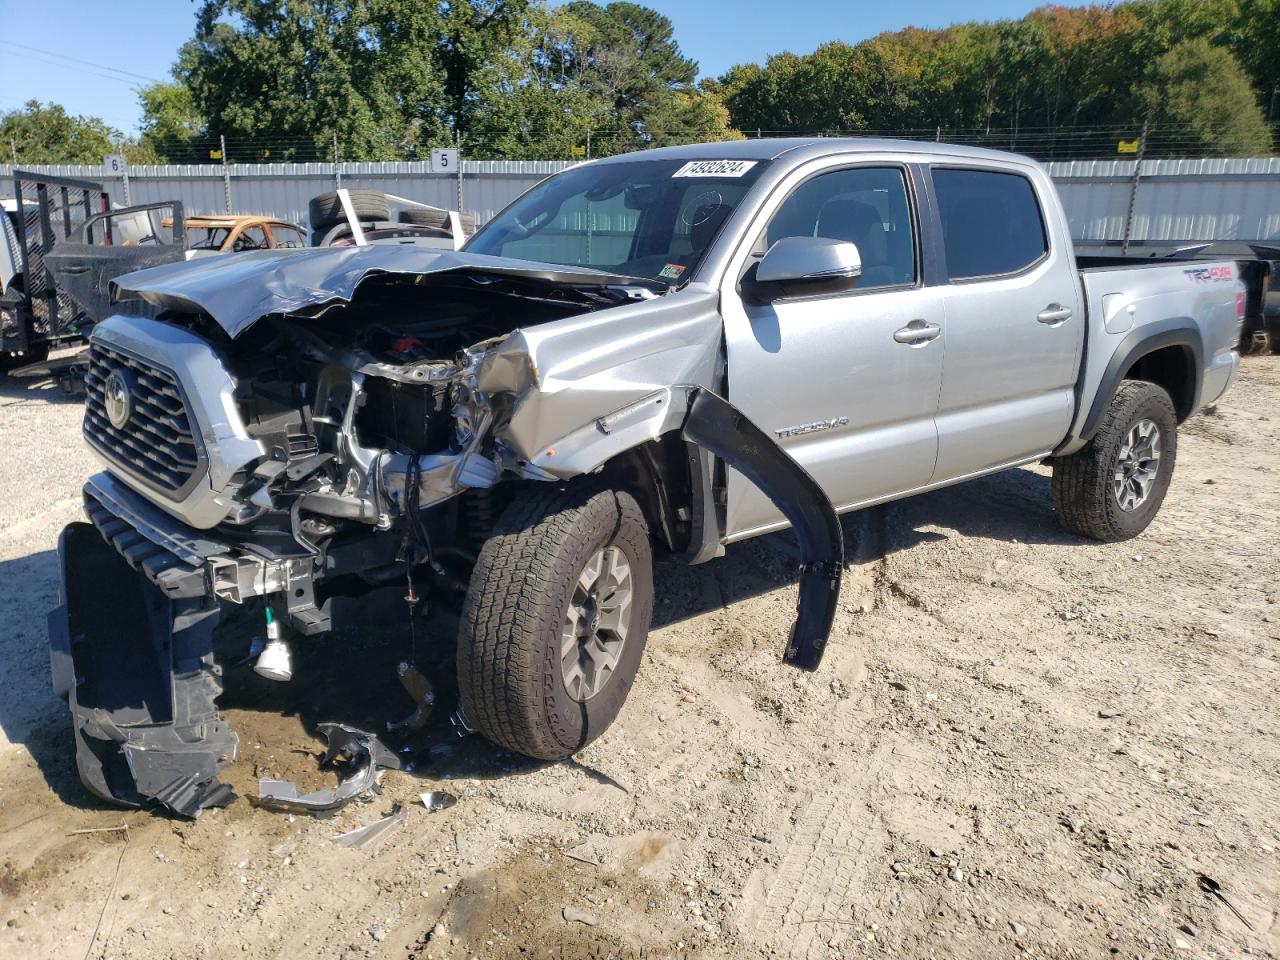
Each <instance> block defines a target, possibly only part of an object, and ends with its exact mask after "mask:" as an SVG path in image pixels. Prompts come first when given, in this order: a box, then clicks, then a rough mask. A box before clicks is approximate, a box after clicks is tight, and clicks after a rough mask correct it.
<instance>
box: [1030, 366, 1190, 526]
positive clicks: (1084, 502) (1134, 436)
mask: <svg viewBox="0 0 1280 960" xmlns="http://www.w3.org/2000/svg"><path fill="white" fill-rule="evenodd" d="M1177 453H1178V418H1177V415H1176V414H1175V413H1174V409H1173V401H1171V400H1170V399H1169V394H1168V393H1166V392H1165V391H1164V390H1163V389H1162V388H1160V387H1158V386H1156V385H1155V384H1154V383H1147V382H1146V381H1142V380H1126V381H1125V382H1124V383H1122V384H1121V385H1120V389H1119V390H1117V391H1116V395H1115V397H1114V398H1113V399H1112V401H1111V405H1110V406H1109V407H1108V408H1107V412H1106V413H1105V414H1103V417H1102V421H1101V423H1099V424H1098V431H1097V433H1095V434H1094V436H1093V439H1091V440H1090V441H1089V442H1088V443H1087V444H1085V446H1084V447H1082V448H1081V449H1080V450H1078V451H1077V452H1075V453H1073V454H1071V455H1070V456H1067V457H1056V458H1055V459H1054V461H1053V506H1054V508H1055V509H1056V510H1057V511H1058V518H1059V520H1061V522H1062V525H1063V526H1064V527H1066V528H1067V529H1068V530H1070V531H1071V532H1072V533H1077V534H1079V535H1081V536H1084V537H1092V538H1093V539H1094V540H1102V541H1105V542H1109V543H1110V542H1116V541H1119V540H1128V539H1130V538H1131V537H1136V536H1137V535H1138V534H1140V533H1141V532H1142V531H1143V530H1145V529H1146V528H1147V525H1148V524H1150V523H1151V521H1152V519H1154V518H1155V515H1156V513H1157V512H1158V511H1159V509H1160V504H1162V503H1163V502H1164V496H1165V492H1166V491H1167V490H1168V489H1169V481H1170V480H1171V479H1172V478H1173V466H1174V461H1175V459H1176V457H1177Z"/></svg>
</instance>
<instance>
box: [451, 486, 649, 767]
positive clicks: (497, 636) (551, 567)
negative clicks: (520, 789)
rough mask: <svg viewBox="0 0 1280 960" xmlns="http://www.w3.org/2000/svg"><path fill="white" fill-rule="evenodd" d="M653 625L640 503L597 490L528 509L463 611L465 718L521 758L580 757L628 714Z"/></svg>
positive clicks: (518, 507) (496, 539)
mask: <svg viewBox="0 0 1280 960" xmlns="http://www.w3.org/2000/svg"><path fill="white" fill-rule="evenodd" d="M652 615H653V555H652V550H651V548H650V543H649V529H648V526H647V524H646V523H645V519H644V514H643V513H642V512H641V510H640V506H639V504H637V503H636V501H635V499H634V498H633V497H632V496H631V495H630V494H628V493H623V492H621V491H617V490H611V489H607V488H601V487H600V486H598V485H595V484H592V483H589V482H586V483H576V484H569V485H567V486H565V487H562V488H556V489H552V490H548V491H546V492H543V493H539V494H537V495H534V496H530V497H523V498H520V499H517V500H516V501H515V502H514V503H513V504H512V505H511V506H510V507H509V508H508V509H507V511H506V512H505V513H504V514H503V515H502V517H501V518H500V519H499V521H498V525H497V528H496V529H495V530H494V533H493V535H492V536H491V537H490V538H489V539H488V540H487V541H486V542H485V545H484V548H483V549H482V550H481V551H480V557H479V560H478V561H477V562H476V567H475V570H474V571H473V572H472V575H471V583H470V586H469V588H468V590H467V597H466V601H465V603H464V605H463V612H462V620H461V624H460V626H459V631H458V690H459V695H460V697H461V706H462V712H463V715H464V717H465V718H466V719H467V720H468V721H469V722H470V723H472V724H473V725H474V726H475V727H476V728H477V729H478V730H479V731H480V732H481V733H483V734H484V735H485V736H486V737H488V738H489V739H490V740H492V741H493V742H494V743H496V744H498V745H499V746H503V747H506V748H507V749H509V750H514V751H515V752H517V753H522V754H525V755H526V756H529V757H535V758H537V759H541V760H562V759H564V758H565V757H568V756H570V755H571V754H573V753H574V752H576V751H577V750H580V749H581V748H582V747H583V746H585V745H586V744H588V743H590V742H591V741H592V740H594V739H595V738H596V737H598V736H600V734H602V733H604V731H605V730H606V729H607V728H608V726H609V725H610V724H611V723H612V722H613V721H614V719H615V718H616V717H617V715H618V713H619V711H621V709H622V705H623V703H624V702H625V701H626V699H627V694H628V693H629V692H630V690H631V684H632V682H633V681H634V680H635V675H636V671H637V669H638V668H639V666H640V659H641V656H642V655H643V653H644V646H645V641H646V640H647V638H648V634H649V621H650V619H651V617H652Z"/></svg>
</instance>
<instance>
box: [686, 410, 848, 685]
mask: <svg viewBox="0 0 1280 960" xmlns="http://www.w3.org/2000/svg"><path fill="white" fill-rule="evenodd" d="M682 433H683V435H684V438H685V439H686V440H689V441H691V442H693V443H696V444H697V445H698V446H700V447H703V448H704V449H706V450H709V451H710V452H711V453H713V454H715V455H716V456H717V457H719V458H720V459H722V460H723V461H724V462H725V463H726V464H728V465H729V466H731V467H733V468H734V469H735V470H737V471H738V472H739V473H741V474H742V475H743V476H745V477H746V478H747V479H748V480H750V481H751V482H752V483H754V484H755V485H756V486H757V487H759V488H760V490H761V492H763V493H764V494H765V495H766V496H767V497H768V498H769V499H770V500H772V501H773V504H774V506H776V507H777V508H778V509H779V510H781V511H782V513H783V515H784V516H786V518H787V520H788V521H790V523H791V527H792V529H793V530H795V533H796V538H797V539H798V540H799V541H800V597H799V599H798V600H797V602H796V622H795V624H794V625H793V626H792V629H791V637H790V639H788V641H787V647H786V650H784V651H783V654H782V661H783V663H789V664H791V665H792V666H795V667H800V668H801V669H804V670H816V669H817V668H818V664H819V663H820V662H821V661H822V653H823V651H824V650H825V649H826V645H827V638H828V637H829V636H830V634H831V624H832V621H833V620H834V619H835V615H836V604H837V602H838V601H839V599H840V576H841V571H842V570H843V569H844V537H843V535H842V533H841V529H840V518H839V517H838V516H837V515H836V510H835V507H833V506H832V504H831V501H830V499H828V497H827V495H826V493H825V492H824V491H823V489H822V487H821V486H819V485H818V481H816V480H814V479H813V477H811V476H810V475H809V473H808V471H806V470H805V469H804V467H802V466H800V464H799V463H797V462H796V461H795V459H794V458H792V457H791V456H790V455H788V454H787V452H786V451H785V450H783V449H782V447H780V446H778V444H777V443H776V442H775V441H774V440H773V439H772V438H771V437H770V436H769V435H768V434H767V433H765V432H764V431H763V430H761V429H760V428H759V427H757V426H756V425H755V424H754V423H752V422H751V421H750V420H748V419H747V418H746V416H744V415H743V414H742V413H741V412H740V411H739V410H738V409H737V408H735V407H734V406H733V405H732V404H730V403H729V402H728V401H727V400H725V399H723V398H722V397H720V396H717V395H716V394H714V393H712V392H711V391H710V390H705V389H702V388H700V387H694V388H693V389H692V390H691V391H690V394H689V414H688V416H687V417H686V418H685V421H684V426H683V428H682Z"/></svg>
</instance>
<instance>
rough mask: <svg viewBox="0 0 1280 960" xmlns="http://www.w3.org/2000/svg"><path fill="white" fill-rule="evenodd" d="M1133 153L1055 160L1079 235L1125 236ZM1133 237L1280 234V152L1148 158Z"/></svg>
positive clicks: (1057, 176)
mask: <svg viewBox="0 0 1280 960" xmlns="http://www.w3.org/2000/svg"><path fill="white" fill-rule="evenodd" d="M1135 163H1136V161H1133V160H1072V161H1068V162H1061V163H1050V164H1048V169H1049V173H1050V175H1052V177H1053V179H1054V181H1055V182H1056V183H1057V185H1058V192H1059V194H1061V196H1062V204H1063V206H1064V207H1066V209H1067V216H1068V217H1069V218H1070V220H1071V236H1072V237H1074V238H1075V239H1076V240H1123V239H1124V221H1125V214H1126V212H1127V211H1128V208H1129V193H1130V190H1131V188H1132V184H1133V174H1134V165H1135ZM1131 239H1133V240H1152V241H1180V240H1182V241H1185V240H1280V157H1269V158H1264V159H1257V160H1225V159H1209V160H1195V159H1182V160H1144V161H1142V170H1141V171H1140V176H1139V178H1138V187H1137V194H1136V195H1135V198H1134V209H1133V230H1132V234H1131Z"/></svg>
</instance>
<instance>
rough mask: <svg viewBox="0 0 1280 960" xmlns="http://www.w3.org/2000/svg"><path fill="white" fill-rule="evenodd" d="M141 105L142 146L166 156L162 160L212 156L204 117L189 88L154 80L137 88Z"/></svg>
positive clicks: (140, 139)
mask: <svg viewBox="0 0 1280 960" xmlns="http://www.w3.org/2000/svg"><path fill="white" fill-rule="evenodd" d="M138 104H139V106H141V107H142V135H141V136H140V137H139V138H138V144H139V148H140V149H147V150H151V151H152V152H153V153H154V154H155V156H157V157H160V158H163V159H162V160H161V161H160V162H169V163H193V162H199V161H201V160H204V161H207V160H208V159H209V154H208V152H207V150H208V147H207V144H206V142H205V137H206V132H205V126H204V118H203V117H202V116H201V115H200V111H199V110H198V109H197V108H196V103H195V99H194V98H193V97H192V96H191V91H190V89H188V88H187V87H186V86H184V85H183V84H181V83H153V84H151V85H150V86H146V87H143V88H142V89H141V90H140V91H138ZM139 162H140V161H139Z"/></svg>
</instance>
